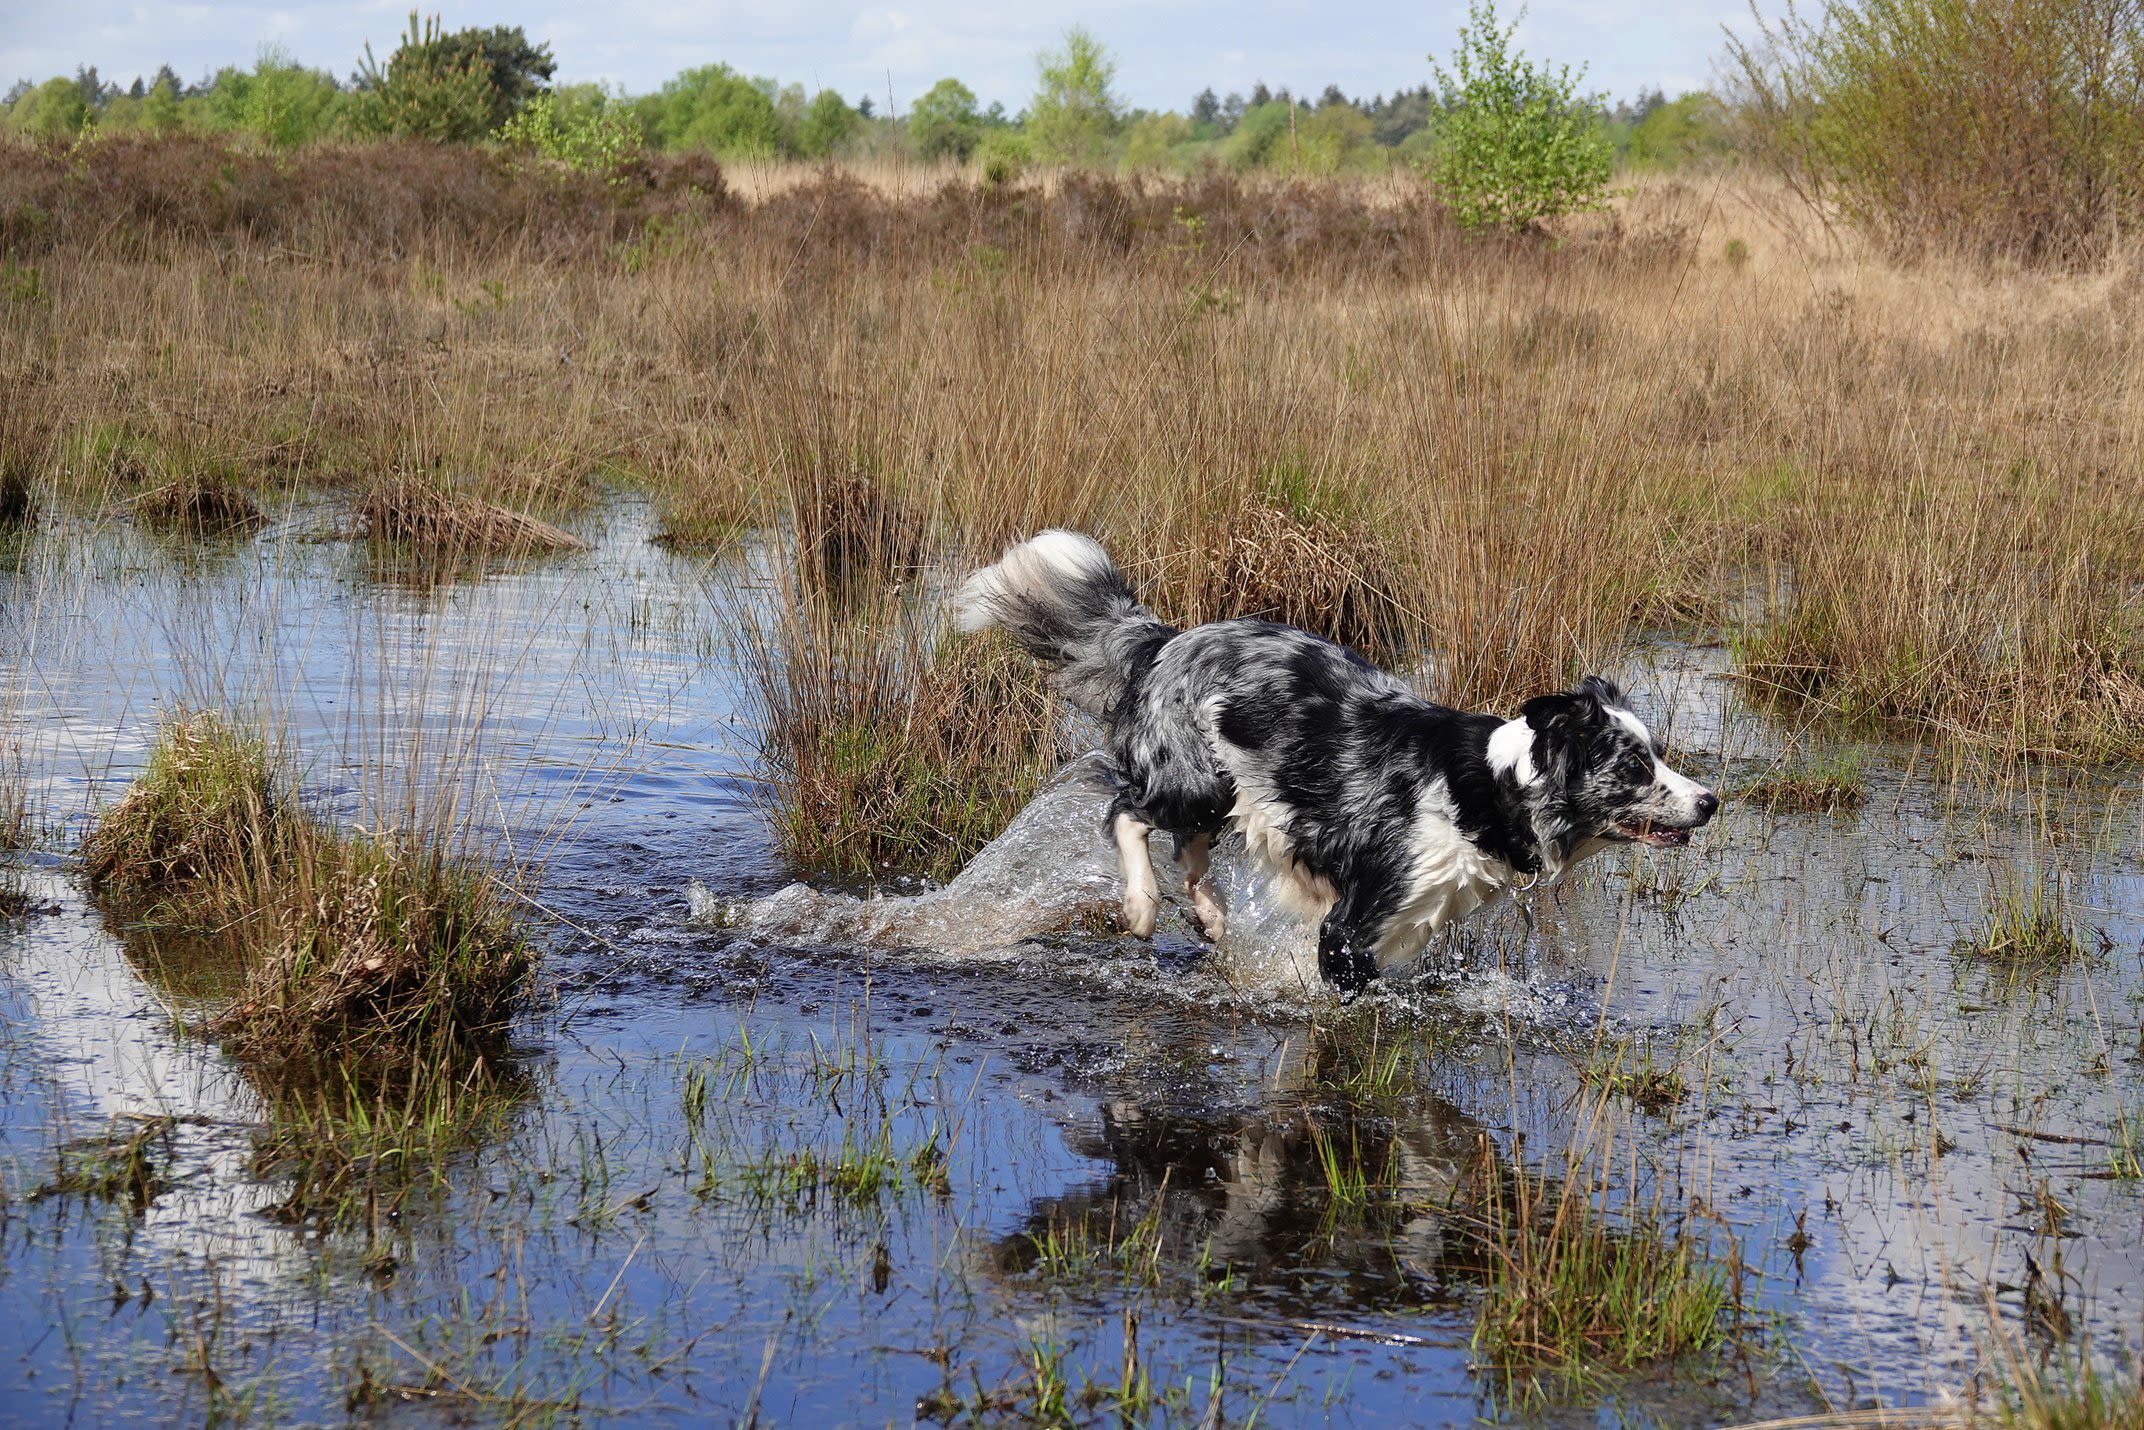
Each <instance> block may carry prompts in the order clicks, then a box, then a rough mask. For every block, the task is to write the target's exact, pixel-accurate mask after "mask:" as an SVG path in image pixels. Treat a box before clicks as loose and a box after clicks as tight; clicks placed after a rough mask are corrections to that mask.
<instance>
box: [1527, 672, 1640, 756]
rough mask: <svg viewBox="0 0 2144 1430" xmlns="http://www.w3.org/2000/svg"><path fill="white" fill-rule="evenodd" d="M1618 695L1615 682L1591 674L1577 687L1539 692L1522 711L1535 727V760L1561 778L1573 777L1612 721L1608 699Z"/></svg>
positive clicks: (1528, 721)
mask: <svg viewBox="0 0 2144 1430" xmlns="http://www.w3.org/2000/svg"><path fill="white" fill-rule="evenodd" d="M1617 698H1619V692H1617V690H1616V688H1615V686H1614V685H1612V684H1611V683H1609V682H1608V681H1605V680H1602V679H1601V678H1600V677H1599V676H1597V675H1589V676H1587V677H1586V678H1585V679H1584V680H1583V681H1581V682H1579V685H1578V688H1577V689H1575V690H1560V691H1558V692H1556V693H1555V694H1554V695H1537V696H1535V697H1534V698H1533V699H1531V700H1529V701H1527V702H1526V703H1525V704H1524V705H1522V706H1520V707H1519V714H1520V715H1521V716H1522V717H1523V718H1524V719H1525V721H1526V723H1527V724H1528V725H1530V726H1531V727H1533V732H1534V762H1535V764H1536V765H1538V766H1539V767H1540V768H1541V769H1542V770H1544V771H1546V772H1548V773H1550V774H1551V775H1553V776H1555V777H1557V778H1559V779H1563V778H1569V777H1570V776H1571V775H1572V774H1573V773H1574V772H1575V771H1576V770H1577V769H1578V768H1579V767H1580V765H1581V764H1582V763H1583V761H1584V758H1585V752H1586V750H1587V749H1588V748H1590V747H1591V746H1592V744H1593V742H1594V740H1595V738H1596V737H1598V736H1599V734H1600V732H1601V730H1602V729H1603V728H1604V727H1605V726H1606V725H1607V724H1608V709H1607V703H1608V702H1609V701H1611V700H1614V699H1617Z"/></svg>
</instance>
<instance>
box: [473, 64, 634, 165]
mask: <svg viewBox="0 0 2144 1430" xmlns="http://www.w3.org/2000/svg"><path fill="white" fill-rule="evenodd" d="M497 138H498V139H499V141H500V142H501V143H504V144H509V145H512V146H514V147H517V148H523V149H528V150H532V151H534V152H535V153H537V154H540V155H542V156H543V157H544V158H546V159H554V160H557V161H558V162H559V163H562V164H568V165H571V166H572V167H573V168H576V169H587V170H591V171H593V172H595V173H605V174H608V173H615V172H616V171H618V170H620V169H622V168H624V167H625V166H626V165H627V164H629V163H631V162H632V161H633V160H634V159H636V158H638V157H639V155H640V149H641V144H642V139H641V133H640V121H639V120H638V119H637V118H635V117H634V115H633V113H632V111H631V110H629V109H627V108H626V107H625V106H624V105H622V104H620V103H617V102H616V101H614V100H613V99H612V98H611V97H610V96H609V95H608V94H605V93H604V92H603V90H602V88H601V87H600V86H597V85H592V84H584V85H572V86H569V87H567V88H564V89H559V90H554V91H553V92H552V93H550V94H539V95H537V96H536V97H535V98H534V99H532V100H530V101H529V102H528V103H527V104H525V105H523V106H522V108H521V112H520V113H519V114H516V115H515V116H514V117H513V118H512V119H509V120H507V121H506V123H504V124H502V125H500V126H499V132H498V135H497Z"/></svg>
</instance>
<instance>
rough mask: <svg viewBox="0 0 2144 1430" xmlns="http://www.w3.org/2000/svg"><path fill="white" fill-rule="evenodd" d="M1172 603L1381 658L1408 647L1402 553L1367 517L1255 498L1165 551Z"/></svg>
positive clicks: (1196, 614) (1195, 615) (1166, 595)
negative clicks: (1311, 635)
mask: <svg viewBox="0 0 2144 1430" xmlns="http://www.w3.org/2000/svg"><path fill="white" fill-rule="evenodd" d="M1160 565H1161V571H1162V586H1163V589H1162V591H1161V592H1160V593H1157V596H1158V599H1160V600H1161V601H1162V602H1163V604H1165V605H1166V606H1168V607H1169V608H1171V609H1172V610H1177V611H1181V612H1183V619H1184V620H1185V621H1187V622H1190V623H1196V622H1198V621H1203V620H1222V619H1228V618H1231V617H1235V616H1257V617H1261V618H1263V619H1265V620H1269V621H1279V622H1282V623H1283V624H1286V625H1292V626H1301V627H1302V628H1303V629H1305V630H1310V631H1316V632H1317V633H1318V634H1319V635H1322V636H1325V637H1326V638H1327V639H1329V640H1335V641H1338V642H1339V643H1340V644H1342V645H1345V646H1352V647H1353V648H1355V649H1356V650H1359V651H1362V652H1364V653H1365V654H1367V655H1370V656H1372V657H1373V658H1374V657H1384V658H1388V659H1389V658H1393V657H1400V656H1405V655H1406V654H1408V653H1409V652H1408V645H1409V637H1410V636H1411V635H1412V633H1413V632H1414V630H1415V628H1416V625H1415V622H1414V621H1413V620H1412V619H1410V615H1409V612H1408V610H1407V608H1406V606H1405V604H1404V590H1405V586H1404V577H1403V574H1402V567H1401V552H1400V551H1398V550H1397V549H1395V548H1394V547H1393V546H1392V545H1391V544H1390V543H1388V542H1386V541H1383V540H1380V539H1379V538H1378V537H1377V536H1376V535H1375V534H1374V533H1373V532H1372V531H1371V529H1370V527H1369V525H1368V524H1367V523H1366V522H1363V521H1360V520H1357V519H1352V518H1345V517H1336V516H1333V515H1330V514H1327V513H1325V512H1323V511H1320V510H1318V509H1317V508H1316V507H1315V506H1313V505H1310V504H1308V503H1301V504H1295V503H1283V502H1278V501H1273V500H1268V499H1254V500H1252V501H1249V502H1247V503H1245V504H1244V505H1242V506H1241V507H1239V508H1238V509H1237V510H1236V511H1234V512H1233V513H1231V514H1230V515H1229V516H1228V517H1226V518H1225V519H1223V520H1220V521H1216V522H1212V523H1207V524H1202V529H1200V530H1197V531H1194V532H1192V533H1190V534H1189V537H1188V539H1187V540H1185V541H1184V542H1183V543H1182V544H1181V545H1180V546H1178V547H1177V549H1176V550H1175V551H1173V552H1170V553H1167V554H1166V555H1164V556H1163V557H1162V558H1161V562H1160Z"/></svg>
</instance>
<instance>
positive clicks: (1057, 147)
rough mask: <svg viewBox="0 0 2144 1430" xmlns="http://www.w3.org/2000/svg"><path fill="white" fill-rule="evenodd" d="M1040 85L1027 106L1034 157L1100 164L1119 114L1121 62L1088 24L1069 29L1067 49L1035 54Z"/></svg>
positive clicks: (1063, 162)
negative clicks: (1116, 88)
mask: <svg viewBox="0 0 2144 1430" xmlns="http://www.w3.org/2000/svg"><path fill="white" fill-rule="evenodd" d="M1035 67H1036V69H1037V71H1038V78H1039V80H1040V83H1038V84H1037V85H1036V87H1035V98H1034V101H1033V103H1031V104H1029V105H1028V109H1027V135H1028V140H1029V142H1030V143H1031V144H1032V145H1033V146H1034V151H1035V157H1036V158H1038V159H1042V160H1045V161H1054V162H1056V163H1060V164H1094V163H1098V162H1100V160H1101V159H1102V156H1103V154H1104V152H1105V151H1106V149H1107V148H1108V145H1109V140H1110V138H1111V136H1113V135H1114V134H1115V133H1116V132H1117V125H1118V121H1119V118H1120V115H1119V110H1118V104H1117V96H1116V94H1115V92H1114V91H1113V90H1112V89H1111V88H1110V86H1111V85H1112V84H1114V83H1115V82H1116V78H1117V62H1116V60H1115V59H1114V58H1113V57H1112V56H1111V55H1110V53H1109V51H1108V50H1107V49H1106V48H1104V47H1103V45H1102V42H1101V41H1100V40H1097V39H1096V38H1095V37H1094V36H1093V35H1092V34H1090V33H1089V32H1088V31H1087V30H1086V29H1085V28H1084V27H1082V26H1079V25H1074V26H1073V27H1072V28H1071V29H1069V30H1067V31H1065V43H1064V48H1063V49H1060V50H1044V51H1043V52H1042V53H1041V54H1039V55H1037V56H1036V57H1035Z"/></svg>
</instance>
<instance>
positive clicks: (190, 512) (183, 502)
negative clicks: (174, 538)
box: [127, 472, 267, 536]
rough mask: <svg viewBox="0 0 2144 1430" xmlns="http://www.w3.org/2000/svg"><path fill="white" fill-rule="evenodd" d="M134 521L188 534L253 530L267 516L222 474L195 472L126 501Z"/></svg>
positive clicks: (231, 532)
mask: <svg viewBox="0 0 2144 1430" xmlns="http://www.w3.org/2000/svg"><path fill="white" fill-rule="evenodd" d="M127 509H128V510H129V511H131V512H133V513H134V517H135V519H136V520H137V521H142V522H146V523H148V524H149V525H151V526H157V527H164V528H168V529H170V530H172V531H176V532H179V533H181V534H183V535H187V536H225V535H231V534H235V533H239V532H247V531H253V530H255V529H257V528H258V527H260V526H262V525H263V524H264V523H265V522H266V521H267V517H265V516H263V515H262V514H261V509H260V507H259V505H258V504H256V503H255V502H254V500H253V498H252V497H250V496H248V495H246V493H245V492H244V491H243V490H242V489H240V488H239V487H237V486H234V485H232V484H231V483H230V482H229V481H227V480H225V479H224V478H223V477H221V476H217V475H215V474H213V473H207V472H194V473H189V474H187V475H185V476H182V477H179V478H177V479H176V480H174V481H169V482H166V483H164V484H163V485H162V486H158V487H152V488H150V489H149V490H148V491H145V492H143V493H142V494H141V495H140V496H137V497H135V498H134V499H133V500H132V501H131V502H129V503H127Z"/></svg>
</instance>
